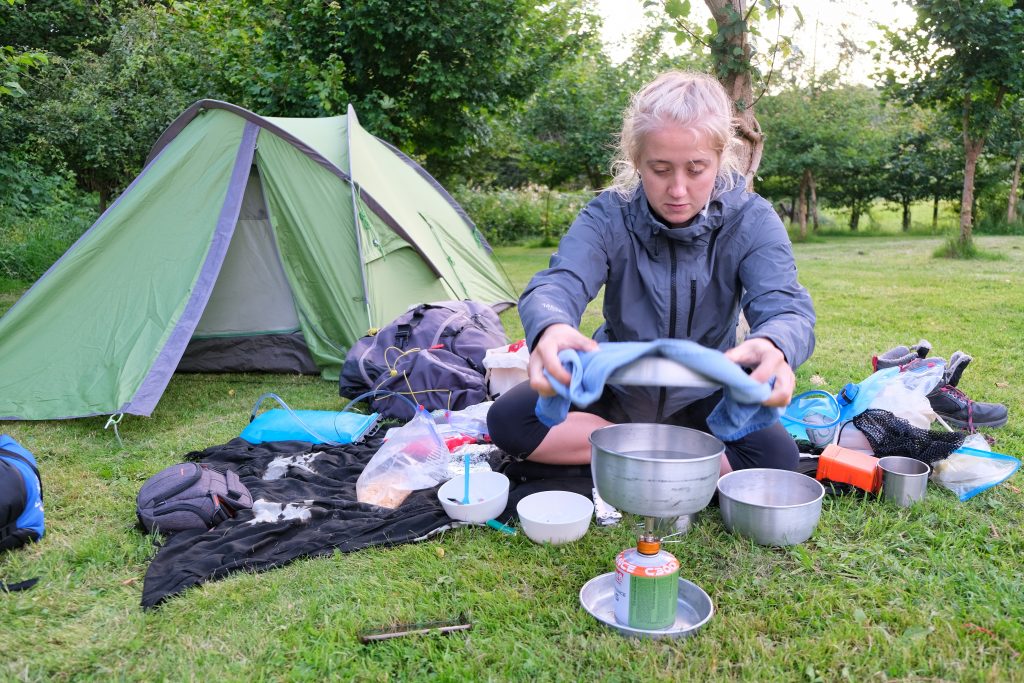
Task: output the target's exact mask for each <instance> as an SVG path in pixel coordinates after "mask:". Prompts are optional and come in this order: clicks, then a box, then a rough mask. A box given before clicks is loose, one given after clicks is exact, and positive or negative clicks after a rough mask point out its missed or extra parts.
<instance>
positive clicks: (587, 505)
mask: <svg viewBox="0 0 1024 683" xmlns="http://www.w3.org/2000/svg"><path fill="white" fill-rule="evenodd" d="M516 512H518V513H519V525H520V526H521V527H522V529H523V533H524V534H526V536H527V538H529V539H530V540H531V541H533V542H535V543H551V544H552V545H560V544H562V543H571V542H573V541H578V540H579V539H581V538H583V535H584V534H586V533H587V528H588V527H590V518H591V517H593V515H594V501H592V500H590V499H589V498H587V497H586V496H581V495H580V494H578V493H572V492H571V491H541V492H540V493H533V494H530V495H529V496H526V497H525V498H523V499H522V500H521V501H519V504H518V505H517V506H516Z"/></svg>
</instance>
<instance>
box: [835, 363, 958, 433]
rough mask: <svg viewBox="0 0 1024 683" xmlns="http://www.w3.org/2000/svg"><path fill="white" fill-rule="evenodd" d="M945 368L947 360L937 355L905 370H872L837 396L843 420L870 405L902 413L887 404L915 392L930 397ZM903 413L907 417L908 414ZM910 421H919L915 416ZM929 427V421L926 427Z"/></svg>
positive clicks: (854, 415)
mask: <svg viewBox="0 0 1024 683" xmlns="http://www.w3.org/2000/svg"><path fill="white" fill-rule="evenodd" d="M945 369H946V362H945V361H944V360H942V359H941V358H936V359H934V361H929V362H928V363H921V364H920V365H918V366H916V367H913V368H910V369H907V370H905V371H903V372H901V371H900V368H899V367H892V368H885V369H883V370H879V371H878V372H875V373H872V374H871V375H869V376H868V377H867V378H866V379H864V380H862V381H860V382H858V383H857V384H847V385H846V386H845V387H843V390H842V391H841V392H839V396H838V397H837V399H838V400H839V405H840V416H841V418H842V422H847V421H849V420H852V419H853V418H854V417H856V416H857V415H860V414H861V413H863V412H864V411H865V410H867V409H868V408H880V409H882V410H888V411H889V412H892V413H894V414H899V413H896V412H895V411H893V410H892V408H891V407H887V406H890V405H892V404H893V403H894V401H898V400H902V399H907V398H908V397H911V396H913V395H918V396H922V397H926V396H927V395H928V393H929V392H930V391H931V390H932V389H934V388H935V387H936V386H938V384H939V382H941V381H942V375H943V373H944V372H945ZM876 399H877V400H879V401H880V404H879V405H875V401H876ZM899 416H900V417H903V418H904V419H907V418H906V416H905V415H899ZM908 421H910V422H911V424H915V422H914V421H913V420H908ZM930 423H931V422H930V421H929V424H930ZM915 426H916V424H915ZM926 427H927V425H926V426H925V427H922V428H926Z"/></svg>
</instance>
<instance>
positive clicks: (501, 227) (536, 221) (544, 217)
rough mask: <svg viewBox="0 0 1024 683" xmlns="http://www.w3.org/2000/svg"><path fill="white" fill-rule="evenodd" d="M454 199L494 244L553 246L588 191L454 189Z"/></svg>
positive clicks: (589, 196)
mask: <svg viewBox="0 0 1024 683" xmlns="http://www.w3.org/2000/svg"><path fill="white" fill-rule="evenodd" d="M453 194H454V195H455V198H456V200H457V201H458V202H459V203H460V204H461V205H462V207H463V208H464V209H465V210H466V213H468V214H469V216H470V218H472V219H473V222H474V223H476V225H477V227H478V228H479V229H480V231H481V232H483V233H484V235H485V236H486V237H487V241H488V242H490V243H491V244H494V245H511V244H519V245H525V244H530V245H531V246H554V245H555V244H557V243H558V239H559V238H560V237H561V236H562V234H563V233H565V231H566V230H568V228H569V226H570V225H571V224H572V222H573V220H575V218H576V214H578V213H579V212H580V209H582V208H583V207H584V206H585V205H586V203H587V202H588V201H590V200H591V199H592V198H593V196H594V195H593V193H592V192H586V191H581V192H558V191H555V190H551V189H548V188H546V187H542V186H539V185H529V186H527V187H524V188H520V189H514V190H509V189H505V190H484V189H480V188H476V187H461V188H457V189H455V191H454V193H453Z"/></svg>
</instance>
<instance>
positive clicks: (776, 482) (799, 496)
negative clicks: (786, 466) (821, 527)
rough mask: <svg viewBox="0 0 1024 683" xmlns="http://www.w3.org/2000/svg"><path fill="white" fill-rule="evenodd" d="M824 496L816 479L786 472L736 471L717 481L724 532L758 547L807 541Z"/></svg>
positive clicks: (812, 530)
mask: <svg viewBox="0 0 1024 683" xmlns="http://www.w3.org/2000/svg"><path fill="white" fill-rule="evenodd" d="M824 496H825V488H824V487H823V486H822V485H821V484H820V483H819V482H818V481H817V480H816V479H812V478H811V477H808V476H807V475H805V474H800V473H799V472H789V471H787V470H773V469H750V470H736V471H735V472H730V473H729V474H727V475H725V476H724V477H722V478H721V479H719V480H718V507H719V510H720V511H721V513H722V520H723V521H724V522H725V526H726V528H728V529H729V530H730V531H732V532H733V533H737V534H739V535H740V536H744V537H746V538H749V539H752V540H753V541H754V542H755V543H759V544H761V545H796V544H798V543H803V542H804V541H806V540H807V539H808V538H810V537H811V534H812V533H814V529H815V527H817V526H818V519H819V518H820V517H821V501H822V499H823V498H824Z"/></svg>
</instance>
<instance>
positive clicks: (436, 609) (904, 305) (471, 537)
mask: <svg viewBox="0 0 1024 683" xmlns="http://www.w3.org/2000/svg"><path fill="white" fill-rule="evenodd" d="M941 240H942V238H941V237H909V238H893V237H887V238H879V237H862V238H860V239H830V238H825V239H822V240H820V241H814V242H811V243H807V244H799V245H797V246H796V253H797V260H798V266H799V268H800V274H801V280H802V282H803V283H804V284H805V285H806V286H807V288H808V289H809V290H810V292H811V294H812V295H813V297H814V300H815V303H816V306H817V310H818V316H819V321H818V326H817V334H818V343H817V349H816V351H815V354H814V356H813V357H812V358H811V359H810V360H809V361H808V362H807V363H806V364H804V366H803V367H801V368H800V369H799V371H798V377H799V381H800V388H801V389H808V388H811V387H812V386H815V385H814V384H812V382H811V378H812V377H813V376H817V377H816V378H815V381H823V382H824V386H825V387H826V388H828V389H829V390H831V391H836V390H838V389H839V388H840V387H842V386H843V385H844V384H845V383H846V382H848V381H858V380H860V379H862V378H864V377H865V376H867V374H869V373H870V356H871V354H872V353H876V352H880V351H884V350H886V349H888V348H890V347H892V346H895V345H897V344H912V343H916V342H917V340H918V339H921V338H922V337H923V338H926V339H928V340H929V341H931V342H932V344H933V345H934V348H935V351H934V354H935V355H941V356H945V357H948V356H949V355H950V354H951V353H952V352H953V351H955V350H957V349H962V350H964V351H966V352H968V353H970V354H972V355H973V356H974V357H975V360H974V362H973V363H972V364H971V366H970V367H969V368H968V370H967V371H966V373H965V374H964V377H963V380H962V382H961V386H962V388H964V390H965V391H967V393H968V394H969V395H971V396H973V397H974V398H976V399H978V400H988V401H1000V402H1004V403H1007V404H1009V406H1010V416H1011V419H1010V422H1009V424H1008V425H1007V426H1006V427H1003V428H1001V429H998V430H992V431H991V432H990V433H991V434H992V435H993V436H995V437H996V438H997V442H996V445H995V448H996V450H999V451H1001V452H1005V453H1010V454H1013V455H1017V456H1018V457H1019V456H1021V455H1024V423H1022V421H1021V416H1022V415H1024V400H1022V399H1021V389H1022V386H1021V383H1022V379H1021V378H1022V377H1024V367H1022V361H1021V360H1020V352H1019V350H1020V346H1021V344H1020V339H1019V337H1020V335H1021V332H1022V331H1024V282H1022V280H1024V278H1022V275H1021V274H1022V273H1024V238H1021V237H979V238H977V245H978V247H979V248H981V249H982V250H987V251H992V252H998V253H1000V254H1003V255H1004V258H1003V259H1001V260H975V261H957V260H950V259H937V258H933V257H932V253H933V252H934V251H935V250H936V248H938V246H939V245H940V243H941ZM550 251H551V249H526V248H507V249H500V250H498V254H499V257H500V258H501V261H502V263H503V264H504V267H505V268H506V270H507V271H508V274H509V276H510V278H511V279H512V280H513V282H514V283H515V285H516V286H517V287H519V288H521V287H522V286H524V285H525V283H526V282H527V281H528V279H529V277H530V275H531V274H532V273H533V272H534V271H535V270H537V269H538V268H540V267H542V266H543V265H544V264H545V263H546V259H547V256H548V254H549V253H550ZM23 286H24V283H22V284H20V285H17V284H14V285H12V284H6V285H4V286H0V310H2V309H3V308H5V307H6V306H9V305H10V304H11V303H13V301H14V299H15V298H16V295H17V291H19V290H20V289H21V288H22V287H23ZM504 319H505V322H506V325H507V328H508V331H509V335H510V336H512V337H516V336H518V335H520V334H521V328H520V327H519V326H518V325H519V323H518V320H516V318H515V313H514V312H508V313H506V314H505V315H504ZM595 324H596V318H595V317H588V322H587V323H585V326H586V327H588V328H589V329H592V327H593V325H595ZM265 391H275V392H277V393H278V394H280V395H281V396H282V397H284V398H285V399H286V400H287V401H288V402H289V403H290V404H291V405H293V406H296V407H303V408H321V409H324V408H337V407H338V406H339V399H338V398H337V395H336V390H335V387H334V386H333V385H331V384H328V383H325V382H321V381H319V380H316V379H311V378H301V377H278V376H262V375H231V376H227V375H225V376H197V375H181V376H176V377H175V378H174V379H173V380H172V381H171V383H170V385H169V387H168V390H167V393H166V394H165V396H164V398H163V399H162V400H161V402H160V404H159V406H158V407H157V410H156V412H155V414H154V416H153V417H152V418H137V417H132V416H128V417H126V418H125V419H124V421H123V422H122V424H121V426H120V432H121V435H122V437H123V438H124V444H125V445H124V448H121V447H119V446H118V443H117V441H116V440H115V438H114V436H113V434H112V433H111V432H110V431H104V430H103V424H104V420H103V419H101V418H93V419H84V420H76V421H70V422H41V423H17V422H5V423H0V430H2V431H4V432H8V433H10V434H12V435H13V436H14V437H15V438H17V439H19V440H20V441H21V442H22V443H24V444H26V445H27V446H29V447H30V448H31V449H32V450H33V451H34V452H35V453H36V454H37V456H38V457H39V459H40V463H41V467H42V472H43V476H44V480H45V487H46V489H45V490H46V503H47V535H46V538H45V539H44V540H43V541H42V542H41V543H39V544H36V545H34V546H32V547H30V548H27V549H25V550H22V551H19V552H17V553H8V554H6V555H5V556H3V557H0V578H2V579H5V580H8V581H13V580H18V579H23V578H26V577H30V576H39V577H40V583H39V585H37V586H36V587H35V588H33V589H31V590H29V591H27V592H24V593H13V594H9V595H2V594H0V639H2V642H3V643H4V645H5V648H4V651H5V655H6V656H5V657H4V658H3V661H2V662H0V680H32V681H35V680H38V681H43V680H47V681H49V680H55V681H70V680H102V681H106V680H132V681H152V680H174V681H177V680H226V681H250V680H259V681H264V680H266V681H284V680H289V681H290V680H298V681H305V680H316V681H319V680H325V679H330V678H337V679H355V680H368V681H378V680H379V681H385V680H388V681H390V680H445V681H456V680H458V681H462V680H536V681H547V680H565V681H579V680H606V681H634V680H648V679H652V680H756V681H774V680H794V681H817V680H822V681H835V680H854V681H861V680H894V679H895V680H904V681H924V680H928V681H933V680H943V681H954V680H955V681H1013V680H1024V588H1022V585H1021V557H1024V512H1022V510H1024V505H1022V504H1024V496H1022V494H1021V490H1020V488H1021V475H1019V474H1018V475H1016V476H1015V477H1014V478H1013V479H1011V480H1010V481H1009V482H1007V483H1005V484H1003V485H1001V486H998V487H996V488H995V489H993V490H991V491H988V492H986V493H984V494H982V495H980V496H978V497H977V498H975V499H973V500H971V501H968V502H966V503H961V502H959V501H957V500H956V499H955V498H954V497H953V495H952V494H950V493H949V492H947V491H945V490H943V489H940V488H936V487H935V486H934V485H932V486H930V488H929V493H928V496H927V498H926V499H925V500H924V501H923V502H922V503H921V504H919V505H916V506H915V507H913V508H910V509H898V508H895V507H892V506H889V505H886V504H884V503H881V502H878V501H876V500H873V499H870V498H860V497H846V498H838V499H832V498H830V499H827V500H826V501H825V505H824V510H823V513H822V518H821V522H820V523H819V525H818V528H817V530H816V532H815V534H814V536H813V537H812V539H811V540H810V541H808V542H807V543H804V544H802V545H800V546H796V547H792V548H788V549H777V548H762V547H758V546H755V545H752V544H751V543H750V542H747V541H743V540H741V539H738V538H736V537H733V536H731V535H729V534H728V533H726V531H725V529H724V527H723V526H722V522H721V520H720V518H719V515H718V512H717V511H716V510H713V509H709V510H706V511H704V512H702V513H701V515H700V517H699V519H698V522H697V524H696V525H695V526H694V528H693V529H692V530H691V532H690V533H689V534H688V535H687V536H685V537H684V538H683V542H682V543H679V544H675V545H673V546H671V547H670V549H671V550H672V552H674V553H675V554H676V555H677V556H678V557H679V558H680V560H681V563H682V567H683V570H682V573H683V576H685V577H686V578H688V579H690V580H692V581H694V582H696V583H697V584H698V585H700V586H701V587H703V588H704V589H705V590H706V591H707V592H708V593H709V594H710V595H711V598H712V600H713V601H714V603H715V607H716V614H715V616H714V618H713V619H712V620H711V621H710V622H709V623H708V625H707V626H706V627H705V628H704V629H703V630H702V631H701V632H700V633H699V634H698V635H697V636H696V637H694V638H692V639H688V640H682V641H662V642H634V641H629V640H626V639H623V638H620V637H619V636H618V635H616V634H615V633H612V632H610V631H609V630H607V629H605V628H604V627H602V626H601V625H600V624H598V623H597V622H595V621H594V620H593V619H592V618H591V617H590V616H589V615H587V614H586V613H585V612H583V611H582V610H581V609H580V608H579V604H578V592H579V589H580V587H581V586H582V585H583V584H584V583H585V582H586V581H587V580H589V579H590V578H592V577H594V576H596V575H598V574H601V573H604V572H608V571H610V570H611V567H612V559H613V557H614V555H615V554H616V553H617V552H618V551H619V550H621V549H622V548H625V547H628V546H630V545H632V544H633V542H634V540H635V532H636V528H635V526H634V522H635V521H636V520H634V519H627V522H626V523H624V524H622V525H620V526H618V527H610V528H599V527H592V528H591V529H590V531H589V532H588V534H587V536H586V537H584V539H582V540H581V541H579V542H577V543H574V544H571V545H568V546H562V547H557V548H553V547H541V546H537V545H533V544H531V543H530V542H529V541H528V540H527V539H526V538H525V537H523V536H516V537H508V536H505V535H503V534H499V533H496V532H493V531H491V530H487V529H463V530H458V531H456V532H449V533H445V534H444V535H443V536H441V537H440V538H437V539H435V540H430V541H427V542H424V543H420V544H412V545H405V546H401V547H397V548H392V549H384V550H376V549H370V550H363V551H359V552H356V553H351V554H345V555H343V554H335V555H334V556H333V557H328V558H320V559H310V560H302V561H298V562H295V563H293V564H291V565H289V566H286V567H283V568H279V569H275V570H273V571H269V572H265V573H261V574H240V575H232V576H229V577H227V578H225V579H223V580H220V581H215V582H212V583H209V584H206V585H204V586H200V587H198V588H195V589H191V590H189V591H187V592H186V593H184V594H182V595H180V596H178V597H175V598H173V599H171V600H170V601H169V602H168V603H166V604H165V605H164V606H162V607H161V608H159V609H157V610H155V611H148V612H143V611H142V610H141V609H140V608H139V598H140V592H141V587H142V578H143V575H144V573H145V570H146V567H147V563H148V560H149V558H150V557H151V556H152V554H153V553H154V552H155V549H154V548H153V546H152V545H151V542H150V540H149V539H148V538H146V537H145V536H143V535H141V534H140V533H139V532H138V531H137V530H136V529H135V526H134V524H135V520H134V497H135V494H136V493H137V491H138V488H139V486H140V485H141V484H142V482H143V481H144V480H145V479H146V478H147V477H148V476H149V475H150V474H152V473H153V472H155V471H157V470H158V469H160V468H162V467H163V466H166V465H168V464H171V463H173V462H177V461H179V460H180V459H181V457H182V455H183V454H185V453H187V452H189V451H191V450H196V449H201V448H205V447H207V446H210V445H214V444H218V443H223V442H225V441H227V440H228V439H230V438H232V437H233V436H236V435H237V434H238V432H239V431H240V430H241V429H242V428H243V427H244V425H245V422H246V420H247V417H248V413H249V409H250V407H251V406H252V404H253V402H254V401H255V400H256V398H257V397H258V396H259V395H260V394H261V393H263V392H265ZM462 612H464V613H467V614H468V615H469V617H470V619H471V620H472V622H473V628H472V630H471V631H469V632H466V633H461V634H453V635H449V636H436V635H435V636H420V637H412V638H403V639H396V640H391V641H386V642H383V643H378V644H375V645H361V644H360V643H359V641H358V634H359V633H360V632H362V631H364V630H366V629H370V628H373V627H378V626H381V625H386V624H394V623H399V622H411V621H429V620H438V619H449V618H454V617H456V616H457V615H458V614H459V613H462Z"/></svg>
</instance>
